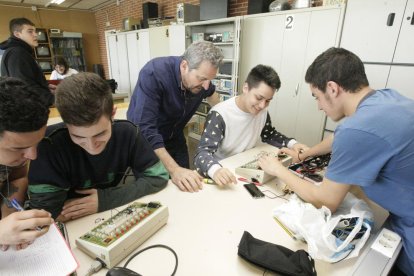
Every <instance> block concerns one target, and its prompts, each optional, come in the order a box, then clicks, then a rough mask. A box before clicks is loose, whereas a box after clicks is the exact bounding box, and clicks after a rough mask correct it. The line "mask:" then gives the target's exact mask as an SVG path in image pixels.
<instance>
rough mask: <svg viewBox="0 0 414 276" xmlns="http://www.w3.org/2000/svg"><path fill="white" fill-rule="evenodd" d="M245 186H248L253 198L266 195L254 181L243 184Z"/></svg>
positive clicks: (247, 188)
mask: <svg viewBox="0 0 414 276" xmlns="http://www.w3.org/2000/svg"><path fill="white" fill-rule="evenodd" d="M243 187H244V188H246V190H247V191H248V192H249V194H250V195H251V196H252V197H253V198H261V197H264V196H265V195H264V193H262V191H260V190H259V188H257V186H256V185H255V184H253V183H249V184H243Z"/></svg>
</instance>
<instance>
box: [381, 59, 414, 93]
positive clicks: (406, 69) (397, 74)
mask: <svg viewBox="0 0 414 276" xmlns="http://www.w3.org/2000/svg"><path fill="white" fill-rule="evenodd" d="M413 76H414V66H397V65H393V66H391V70H390V76H389V77H388V83H387V88H392V89H395V90H397V91H398V92H400V93H401V94H403V95H404V96H406V97H408V98H411V99H413V100H414V90H413V87H414V77H413Z"/></svg>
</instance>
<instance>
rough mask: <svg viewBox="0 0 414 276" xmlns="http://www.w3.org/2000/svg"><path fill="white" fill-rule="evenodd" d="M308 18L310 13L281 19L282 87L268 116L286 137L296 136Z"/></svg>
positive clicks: (286, 16) (285, 16) (280, 74)
mask: <svg viewBox="0 0 414 276" xmlns="http://www.w3.org/2000/svg"><path fill="white" fill-rule="evenodd" d="M310 17H311V13H310V12H303V13H292V14H286V15H284V18H285V21H284V24H283V26H284V32H283V41H282V48H283V49H282V61H281V65H280V69H279V76H280V79H281V82H282V86H281V88H280V90H279V92H278V93H276V97H275V98H274V100H273V101H274V102H273V103H272V104H271V105H269V113H270V115H271V117H272V121H273V123H274V125H275V126H276V128H277V130H278V131H280V132H282V133H283V134H285V135H287V136H289V137H295V135H296V133H295V131H296V122H297V115H298V103H299V96H300V95H299V89H300V84H301V83H302V82H303V77H304V76H303V67H304V62H305V57H306V47H307V40H308V32H309V23H310ZM274 107H275V108H274Z"/></svg>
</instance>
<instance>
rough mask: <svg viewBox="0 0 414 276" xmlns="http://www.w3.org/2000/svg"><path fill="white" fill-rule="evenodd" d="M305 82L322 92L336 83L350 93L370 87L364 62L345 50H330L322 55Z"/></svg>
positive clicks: (310, 70) (310, 67) (311, 66)
mask: <svg viewBox="0 0 414 276" xmlns="http://www.w3.org/2000/svg"><path fill="white" fill-rule="evenodd" d="M305 81H306V82H307V83H309V84H311V85H312V86H314V87H316V88H318V89H319V90H321V91H322V92H325V90H326V84H327V83H328V81H334V82H336V83H337V84H338V85H339V86H341V87H342V88H343V89H345V90H346V91H348V92H350V93H355V92H358V91H359V90H360V89H362V88H363V87H366V86H368V85H369V82H368V79H367V75H366V74H365V68H364V64H363V63H362V61H361V60H360V59H359V57H358V56H357V55H355V54H354V53H352V52H350V51H348V50H346V49H343V48H335V47H332V48H329V49H328V50H326V51H325V52H323V53H322V54H320V55H319V56H318V57H317V58H316V59H315V60H314V61H313V63H312V64H311V65H310V66H309V68H308V70H307V71H306V76H305Z"/></svg>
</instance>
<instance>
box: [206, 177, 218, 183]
mask: <svg viewBox="0 0 414 276" xmlns="http://www.w3.org/2000/svg"><path fill="white" fill-rule="evenodd" d="M203 182H204V183H206V184H216V182H214V180H212V179H210V178H203Z"/></svg>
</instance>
